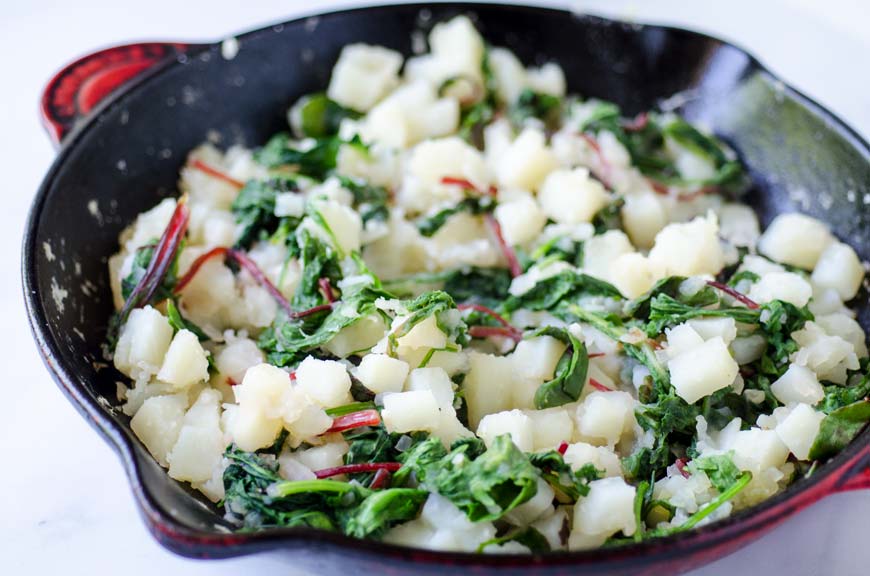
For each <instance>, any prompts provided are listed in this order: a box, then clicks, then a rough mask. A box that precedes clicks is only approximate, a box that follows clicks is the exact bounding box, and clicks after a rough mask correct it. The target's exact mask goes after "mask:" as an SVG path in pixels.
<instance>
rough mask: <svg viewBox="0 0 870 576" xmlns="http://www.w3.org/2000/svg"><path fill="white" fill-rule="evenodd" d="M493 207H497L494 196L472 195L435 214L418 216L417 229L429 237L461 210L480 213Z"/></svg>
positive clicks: (474, 213) (475, 213) (489, 210)
mask: <svg viewBox="0 0 870 576" xmlns="http://www.w3.org/2000/svg"><path fill="white" fill-rule="evenodd" d="M493 209H495V201H494V200H493V199H492V197H490V196H480V197H477V196H472V197H469V198H465V199H464V200H460V201H459V202H457V203H456V204H454V205H453V206H448V207H447V208H442V209H441V210H438V211H437V212H435V213H434V214H431V215H429V216H425V217H422V218H418V219H417V222H416V224H417V229H418V230H419V231H420V234H422V235H423V236H426V237H427V238H429V237H432V236H434V235H435V233H436V232H438V230H440V229H441V228H442V227H443V226H444V225H445V224H446V223H447V220H449V219H450V217H451V216H454V215H456V214H459V213H461V212H468V213H469V214H473V215H478V214H484V213H487V212H491V211H492V210H493Z"/></svg>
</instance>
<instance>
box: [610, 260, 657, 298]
mask: <svg viewBox="0 0 870 576" xmlns="http://www.w3.org/2000/svg"><path fill="white" fill-rule="evenodd" d="M607 276H608V279H609V280H610V282H611V283H612V284H613V285H614V286H616V287H617V288H619V291H620V292H622V294H623V296H625V297H626V298H637V297H638V296H640V295H642V294H643V293H644V292H646V291H647V290H649V289H650V288H652V286H653V284H655V273H654V270H653V269H652V267H651V266H650V262H649V260H648V259H647V258H646V257H645V256H643V255H642V254H640V253H638V252H631V253H629V254H622V255H620V256H618V257H617V258H616V259H615V260H614V261H613V262H611V263H610V270H609V271H608V273H607Z"/></svg>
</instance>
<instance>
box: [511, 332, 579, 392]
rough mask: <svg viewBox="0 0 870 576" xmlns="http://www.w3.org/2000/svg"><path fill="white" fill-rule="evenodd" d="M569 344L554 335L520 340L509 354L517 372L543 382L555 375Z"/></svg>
mask: <svg viewBox="0 0 870 576" xmlns="http://www.w3.org/2000/svg"><path fill="white" fill-rule="evenodd" d="M566 348H567V346H566V345H565V344H564V343H563V342H562V341H561V340H558V339H556V338H553V337H552V336H539V337H537V338H531V339H528V340H520V341H519V342H518V343H517V346H516V348H514V351H513V354H511V355H510V356H509V358H511V360H512V361H513V364H514V370H515V371H516V374H517V375H518V376H520V377H522V378H528V379H531V380H537V381H539V383H540V382H543V381H544V380H549V379H550V378H552V377H553V373H554V371H555V370H556V364H557V363H558V362H559V359H560V358H561V357H562V355H563V354H564V353H565V349H566Z"/></svg>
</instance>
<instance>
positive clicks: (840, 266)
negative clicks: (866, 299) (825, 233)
mask: <svg viewBox="0 0 870 576" xmlns="http://www.w3.org/2000/svg"><path fill="white" fill-rule="evenodd" d="M863 280H864V266H863V265H862V264H861V260H860V259H859V258H858V255H857V254H856V253H855V250H853V249H852V247H851V246H849V245H848V244H843V243H842V242H833V243H831V244H830V245H829V246H828V247H827V248H825V250H824V252H822V254H821V255H820V256H819V260H818V262H817V263H816V267H815V269H814V270H813V282H814V283H815V284H816V286H819V287H821V288H832V289H834V290H836V291H837V293H838V294H839V295H840V298H842V299H843V301H844V302H847V301H849V300H851V299H852V298H854V297H855V295H856V294H858V289H859V288H861V282H862V281H863Z"/></svg>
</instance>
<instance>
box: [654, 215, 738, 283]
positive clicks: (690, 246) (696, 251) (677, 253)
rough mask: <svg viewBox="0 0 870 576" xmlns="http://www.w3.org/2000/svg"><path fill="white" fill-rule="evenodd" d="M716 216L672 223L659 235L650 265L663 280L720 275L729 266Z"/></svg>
mask: <svg viewBox="0 0 870 576" xmlns="http://www.w3.org/2000/svg"><path fill="white" fill-rule="evenodd" d="M718 233H719V225H718V224H717V222H716V217H715V216H714V215H709V216H707V217H706V218H703V217H698V218H695V219H694V220H692V221H691V222H685V223H677V224H669V225H668V226H665V227H664V228H663V229H662V230H661V232H659V233H658V234H657V235H656V240H655V245H654V246H653V248H652V250H650V253H649V259H650V262H652V264H653V266H655V267H656V268H657V269H658V271H659V275H660V276H661V277H665V276H672V275H679V276H694V275H697V274H718V273H719V271H720V270H721V269H722V266H724V264H725V260H724V256H723V254H722V247H721V246H720V245H719V236H718Z"/></svg>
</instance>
